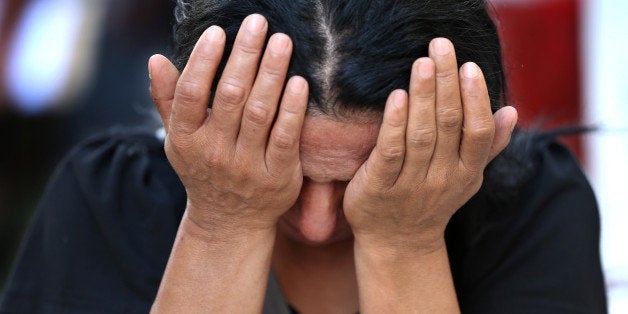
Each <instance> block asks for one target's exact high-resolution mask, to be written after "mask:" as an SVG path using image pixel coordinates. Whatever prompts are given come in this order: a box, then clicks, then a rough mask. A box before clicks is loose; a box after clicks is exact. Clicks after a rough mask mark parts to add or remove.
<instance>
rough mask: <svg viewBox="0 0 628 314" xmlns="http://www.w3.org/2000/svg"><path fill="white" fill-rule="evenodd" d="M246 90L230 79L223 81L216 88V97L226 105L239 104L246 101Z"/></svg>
mask: <svg viewBox="0 0 628 314" xmlns="http://www.w3.org/2000/svg"><path fill="white" fill-rule="evenodd" d="M245 98H246V91H245V89H244V88H243V87H242V86H239V85H237V84H234V83H232V82H229V81H221V82H220V83H219V84H218V88H217V89H216V99H217V100H218V101H219V102H221V103H222V104H225V105H239V104H241V103H243V102H244V100H245Z"/></svg>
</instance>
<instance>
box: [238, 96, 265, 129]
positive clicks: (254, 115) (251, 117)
mask: <svg viewBox="0 0 628 314" xmlns="http://www.w3.org/2000/svg"><path fill="white" fill-rule="evenodd" d="M244 118H245V119H246V120H247V121H249V122H251V123H253V124H255V125H266V124H268V122H269V120H270V110H269V109H268V108H267V107H266V105H265V104H264V103H263V102H261V101H258V100H253V101H251V102H250V103H249V105H248V106H247V107H246V110H245V111H244Z"/></svg>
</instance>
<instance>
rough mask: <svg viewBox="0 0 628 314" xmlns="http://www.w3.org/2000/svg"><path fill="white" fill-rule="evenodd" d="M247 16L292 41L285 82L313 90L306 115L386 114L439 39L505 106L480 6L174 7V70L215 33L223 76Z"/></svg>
mask: <svg viewBox="0 0 628 314" xmlns="http://www.w3.org/2000/svg"><path fill="white" fill-rule="evenodd" d="M252 13H259V14H262V15H263V16H265V17H266V19H267V20H268V22H269V35H270V34H273V33H276V32H282V33H285V34H287V35H289V36H290V37H291V39H292V40H293V42H294V52H293V57H292V60H291V63H290V68H289V75H290V76H292V75H300V76H303V77H304V78H305V79H306V80H307V81H308V83H309V84H310V108H309V109H315V110H318V111H321V112H323V113H325V114H329V115H336V114H338V113H342V112H343V111H346V110H349V111H355V110H358V111H369V110H376V111H383V108H384V104H385V101H386V98H387V97H388V95H389V93H390V92H391V91H392V90H394V89H397V88H403V89H406V90H407V88H408V83H409V78H410V70H411V65H412V63H413V62H414V60H416V59H417V58H419V57H422V56H426V55H427V51H428V45H429V42H430V41H431V40H432V39H433V38H436V37H445V38H448V39H450V40H451V41H452V42H453V44H454V45H455V48H456V53H457V57H458V63H459V65H462V64H463V63H464V62H467V61H473V62H475V63H477V64H478V65H479V66H480V67H481V68H482V70H483V72H484V74H485V76H486V82H487V85H488V90H489V94H490V99H491V106H492V108H493V110H494V111H495V110H497V109H498V108H500V107H501V106H502V104H503V103H504V101H505V95H506V93H505V80H504V74H503V68H502V60H501V48H500V41H499V37H498V34H497V30H496V27H495V25H494V23H493V22H492V20H491V18H490V16H489V13H488V10H487V5H486V3H485V1H483V0H440V1H417V0H405V1H404V0H396V1H390V0H388V1H385V0H341V1H336V0H291V1H285V0H178V1H177V7H176V9H175V15H176V21H177V23H176V25H175V29H174V48H175V49H174V56H173V59H174V64H175V65H176V66H177V68H178V69H179V70H182V69H183V68H184V67H185V65H186V63H187V60H188V58H189V55H190V53H191V52H192V49H193V48H194V45H195V44H196V41H197V40H198V38H199V37H200V36H201V34H202V33H203V31H204V30H205V29H207V28H208V27H209V26H211V25H218V26H221V27H222V28H224V29H225V32H226V33H227V47H226V51H225V58H223V64H222V67H221V70H222V68H224V63H225V62H226V56H228V55H229V53H230V51H231V48H232V45H233V41H234V39H235V35H236V33H237V31H238V29H239V27H240V24H241V22H242V20H243V19H244V18H245V17H246V16H248V15H250V14H252ZM221 70H220V71H221ZM219 74H220V73H219ZM215 84H216V83H214V89H215Z"/></svg>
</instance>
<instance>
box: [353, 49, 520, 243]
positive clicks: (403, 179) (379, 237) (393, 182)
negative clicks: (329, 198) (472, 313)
mask: <svg viewBox="0 0 628 314" xmlns="http://www.w3.org/2000/svg"><path fill="white" fill-rule="evenodd" d="M516 121H517V112H516V110H515V109H514V108H512V107H504V108H502V109H500V110H499V111H497V112H496V113H495V114H493V113H492V112H491V107H490V100H489V95H488V92H487V87H486V82H485V80H484V76H483V74H482V72H481V70H480V68H479V67H478V66H477V65H476V64H474V63H467V64H464V65H463V66H462V67H461V68H460V71H458V67H457V63H456V56H455V51H454V47H453V45H452V43H451V42H450V41H449V40H447V39H443V38H439V39H435V40H433V41H432V43H431V44H430V50H429V58H428V57H425V58H421V59H419V60H417V61H416V62H415V63H414V64H413V67H412V76H411V81H410V89H409V93H406V92H405V91H403V90H396V91H393V92H392V93H391V94H390V96H389V99H388V101H387V104H386V109H385V112H384V119H383V122H382V126H381V129H380V132H379V136H378V139H377V144H376V146H375V148H374V149H373V151H372V153H371V155H370V156H369V158H368V160H367V161H366V162H365V163H364V164H363V165H362V166H361V168H360V169H359V170H358V172H357V173H356V174H355V176H354V178H353V179H352V180H351V182H350V183H349V185H348V187H347V189H346V193H345V196H344V206H343V207H344V212H345V216H346V218H347V220H348V222H349V223H350V225H351V227H352V229H353V233H354V235H355V240H356V245H360V246H362V248H364V249H367V250H371V249H375V250H378V249H383V250H385V251H387V252H389V251H390V250H395V251H396V252H401V253H403V252H404V251H407V252H427V253H429V252H433V251H436V250H440V249H442V248H444V246H445V242H444V231H445V227H446V226H447V223H448V222H449V220H450V219H451V217H452V215H453V214H454V213H455V212H456V211H457V210H458V209H459V208H460V207H461V206H462V205H464V203H466V202H467V201H468V200H469V199H470V198H471V197H472V196H473V195H474V194H475V193H477V191H478V190H479V188H480V186H481V184H482V180H483V171H484V168H485V167H486V165H487V164H488V162H489V161H490V160H492V158H494V157H495V156H496V155H497V154H498V153H500V152H501V151H502V150H503V149H504V148H505V147H506V146H507V144H508V142H509V141H510V136H511V133H512V130H513V128H514V126H515V124H516Z"/></svg>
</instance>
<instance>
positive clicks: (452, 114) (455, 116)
mask: <svg viewBox="0 0 628 314" xmlns="http://www.w3.org/2000/svg"><path fill="white" fill-rule="evenodd" d="M437 121H438V126H439V127H440V128H442V129H445V130H453V129H457V128H459V127H460V125H461V124H462V109H460V108H456V109H447V110H443V111H441V112H440V113H439V115H438V118H437Z"/></svg>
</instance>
